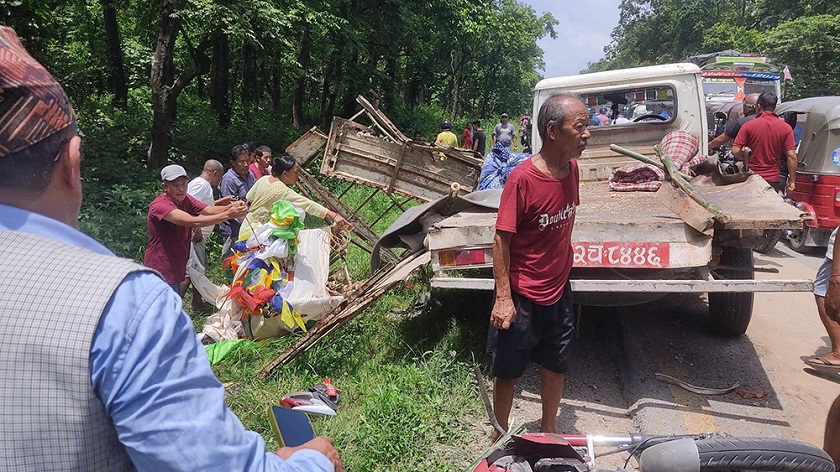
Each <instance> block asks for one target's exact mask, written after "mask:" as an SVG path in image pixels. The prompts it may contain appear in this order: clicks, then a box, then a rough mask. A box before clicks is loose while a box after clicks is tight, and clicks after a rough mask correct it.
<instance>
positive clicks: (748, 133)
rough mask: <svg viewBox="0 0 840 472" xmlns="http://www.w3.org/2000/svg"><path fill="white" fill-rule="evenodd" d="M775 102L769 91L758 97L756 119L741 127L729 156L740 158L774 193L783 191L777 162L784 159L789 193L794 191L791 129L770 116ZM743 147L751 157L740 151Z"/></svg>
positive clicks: (793, 150) (794, 163) (793, 145)
mask: <svg viewBox="0 0 840 472" xmlns="http://www.w3.org/2000/svg"><path fill="white" fill-rule="evenodd" d="M776 101H777V99H776V95H775V94H773V93H770V92H765V93H762V94H761V95H760V96H759V97H758V102H756V106H755V111H756V115H757V117H756V118H755V119H754V120H752V121H750V122H748V123H745V124H744V126H741V130H740V131H738V136H737V137H736V138H735V143H734V144H733V145H732V154H734V155H735V156H736V157H740V158H742V159H743V160H744V165H746V166H747V168H748V169H750V170H752V171H753V172H755V173H756V174H758V175H760V176H762V177H763V178H764V180H766V181H767V183H769V184H770V185H771V186H772V187H773V188H774V189H776V191H777V192H782V191H783V188H782V185H783V184H782V182H781V179H782V176H781V173H782V171H781V159H782V156H785V157H786V158H787V167H788V174H789V175H790V176H791V178H790V181H789V182H788V184H787V190H788V192H792V191H793V190H794V189H795V188H796V164H797V161H798V158H797V156H796V150H795V149H796V144H795V143H794V140H793V129H791V127H790V125H788V124H787V123H785V122H784V120H780V119H779V118H778V117H777V116H776V114H775V113H774V112H775V111H776ZM745 147H749V148H750V149H751V150H752V155H751V156H750V155H749V153H746V152H744V148H745Z"/></svg>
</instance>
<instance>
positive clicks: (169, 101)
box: [148, 0, 216, 169]
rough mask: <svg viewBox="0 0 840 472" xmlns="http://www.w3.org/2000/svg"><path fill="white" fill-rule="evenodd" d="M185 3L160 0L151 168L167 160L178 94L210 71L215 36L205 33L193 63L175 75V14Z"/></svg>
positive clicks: (177, 18) (153, 81)
mask: <svg viewBox="0 0 840 472" xmlns="http://www.w3.org/2000/svg"><path fill="white" fill-rule="evenodd" d="M185 5H186V0H163V3H162V5H161V9H160V23H159V24H158V39H157V46H156V48H155V55H154V57H153V58H152V74H151V89H152V133H151V143H150V145H149V153H148V166H149V168H151V169H159V168H161V167H163V166H165V165H166V164H167V162H168V160H169V146H170V145H171V144H172V127H173V124H174V122H175V118H176V116H177V111H178V96H179V95H180V94H181V92H183V91H184V88H185V87H186V86H187V84H189V83H190V81H192V80H193V79H194V78H196V77H198V76H199V75H200V74H205V73H207V72H208V71H209V70H210V58H208V57H207V55H206V52H207V50H208V49H210V47H211V46H212V45H213V44H214V42H215V39H216V38H214V37H210V36H208V37H206V38H204V39H203V40H202V41H201V43H199V45H198V46H197V48H196V50H195V57H194V59H195V64H194V65H193V66H192V67H190V68H188V69H185V70H183V71H181V73H180V74H176V70H175V62H174V57H175V40H176V39H177V38H178V33H179V32H180V31H181V25H182V23H181V21H182V20H181V17H180V16H179V15H178V13H179V11H180V10H182V9H183V8H184V7H185ZM176 75H177V77H176Z"/></svg>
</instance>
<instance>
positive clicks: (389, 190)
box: [385, 146, 408, 195]
mask: <svg viewBox="0 0 840 472" xmlns="http://www.w3.org/2000/svg"><path fill="white" fill-rule="evenodd" d="M407 149H408V146H403V147H402V150H401V151H400V157H399V158H398V159H397V163H396V164H394V171H393V172H392V173H391V180H389V181H388V188H386V189H385V193H387V194H388V195H390V194H392V193H394V184H396V183H397V175H399V173H400V168H401V167H402V163H403V159H404V158H405V151H406V150H407Z"/></svg>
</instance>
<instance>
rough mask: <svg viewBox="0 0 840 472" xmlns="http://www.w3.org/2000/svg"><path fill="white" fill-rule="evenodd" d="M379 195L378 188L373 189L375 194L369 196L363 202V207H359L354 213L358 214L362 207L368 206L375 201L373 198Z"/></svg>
mask: <svg viewBox="0 0 840 472" xmlns="http://www.w3.org/2000/svg"><path fill="white" fill-rule="evenodd" d="M377 193H379V189H378V188H375V189H373V193H372V194H370V195H368V197H367V198H365V201H363V202H362V204H361V205H359V206H357V207H356V209H355V210H353V213H358V212H359V210H361V209H362V207H364V206H365V205H367V204H368V203H369V202H370V201H371V200H372V199H373V196H374V195H376V194H377Z"/></svg>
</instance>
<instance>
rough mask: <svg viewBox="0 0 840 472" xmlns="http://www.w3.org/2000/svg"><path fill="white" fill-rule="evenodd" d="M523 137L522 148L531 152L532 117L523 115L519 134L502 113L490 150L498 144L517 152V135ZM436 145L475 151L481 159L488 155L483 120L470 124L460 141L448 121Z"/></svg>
mask: <svg viewBox="0 0 840 472" xmlns="http://www.w3.org/2000/svg"><path fill="white" fill-rule="evenodd" d="M518 134H519V135H520V136H521V139H522V143H521V144H522V146H523V151H524V152H529V151H530V142H531V140H530V135H531V117H529V116H527V115H523V116H522V118H521V119H520V120H519V133H517V130H516V127H515V126H514V125H513V123H511V122H510V118H509V116H508V114H507V113H502V114H501V116H500V117H499V122H498V123H496V126H494V127H493V133H492V134H491V135H490V139H491V142H490V148H491V149H493V148H495V147H496V145H497V144H501V146H502V147H504V148H505V149H506V150H508V151H510V152H514V153H515V152H516V149H517V135H518ZM414 140H415V141H421V140H422V137H421V136H420V134H419V133H415V135H414ZM435 143H439V144H443V145H446V146H450V147H454V148H459V149H466V150H470V151H473V152H474V154H475V156H476V157H478V158H479V159H481V158H483V157H484V156H485V155H487V134H486V133H485V132H484V129H483V128H482V127H481V120H474V121H471V122H468V123H467V125H466V126H465V127H464V130H463V131H462V132H461V137H460V140H459V138H458V136H456V135H455V133H453V132H452V122H451V121H449V120H446V121H444V122H442V123H441V125H440V132H439V133H438V134H437V135H436V136H435Z"/></svg>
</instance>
